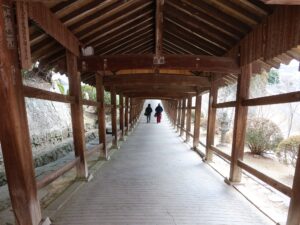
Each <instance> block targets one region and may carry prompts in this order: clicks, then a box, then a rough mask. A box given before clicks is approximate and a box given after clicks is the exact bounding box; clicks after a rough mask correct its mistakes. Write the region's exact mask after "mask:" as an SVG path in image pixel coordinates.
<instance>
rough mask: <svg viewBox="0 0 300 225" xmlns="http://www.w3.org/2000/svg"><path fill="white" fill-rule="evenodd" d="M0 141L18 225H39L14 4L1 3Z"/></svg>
mask: <svg viewBox="0 0 300 225" xmlns="http://www.w3.org/2000/svg"><path fill="white" fill-rule="evenodd" d="M0 6H1V8H0V49H1V50H0V102H1V107H0V124H1V126H0V139H1V146H2V152H3V159H4V166H5V171H6V178H7V184H8V189H9V195H10V199H11V204H12V209H13V212H14V215H15V219H16V224H18V225H38V224H40V222H41V211H40V204H39V200H38V197H37V188H36V181H35V175H34V167H33V159H32V152H31V143H30V137H29V129H28V121H27V114H26V107H25V101H24V94H23V86H22V75H21V68H20V66H19V65H20V63H19V60H18V59H19V57H18V49H17V44H16V37H15V36H14V34H15V33H7V31H8V30H14V24H15V22H14V13H13V4H12V1H5V0H0Z"/></svg>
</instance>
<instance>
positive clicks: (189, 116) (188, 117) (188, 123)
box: [185, 96, 192, 142]
mask: <svg viewBox="0 0 300 225" xmlns="http://www.w3.org/2000/svg"><path fill="white" fill-rule="evenodd" d="M191 123H192V96H189V97H188V104H187V113H186V133H185V136H186V139H185V140H186V142H189V141H190V137H191V136H190V132H191Z"/></svg>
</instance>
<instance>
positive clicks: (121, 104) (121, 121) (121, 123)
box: [119, 94, 124, 139]
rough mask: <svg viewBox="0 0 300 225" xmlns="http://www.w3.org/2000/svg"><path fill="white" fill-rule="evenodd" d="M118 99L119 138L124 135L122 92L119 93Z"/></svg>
mask: <svg viewBox="0 0 300 225" xmlns="http://www.w3.org/2000/svg"><path fill="white" fill-rule="evenodd" d="M119 99H120V130H121V139H123V137H124V97H123V94H120V95H119Z"/></svg>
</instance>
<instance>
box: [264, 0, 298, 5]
mask: <svg viewBox="0 0 300 225" xmlns="http://www.w3.org/2000/svg"><path fill="white" fill-rule="evenodd" d="M261 1H262V2H263V3H265V4H268V5H300V0H261Z"/></svg>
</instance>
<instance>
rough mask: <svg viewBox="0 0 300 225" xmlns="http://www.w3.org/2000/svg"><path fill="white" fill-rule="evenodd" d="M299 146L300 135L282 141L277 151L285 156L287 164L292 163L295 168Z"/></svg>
mask: <svg viewBox="0 0 300 225" xmlns="http://www.w3.org/2000/svg"><path fill="white" fill-rule="evenodd" d="M299 145H300V135H294V136H291V137H289V138H287V139H285V140H283V141H281V142H280V143H279V145H278V147H277V151H278V152H279V153H283V154H284V162H285V163H291V164H292V165H293V166H294V167H295V166H296V162H297V157H298V149H299Z"/></svg>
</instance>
